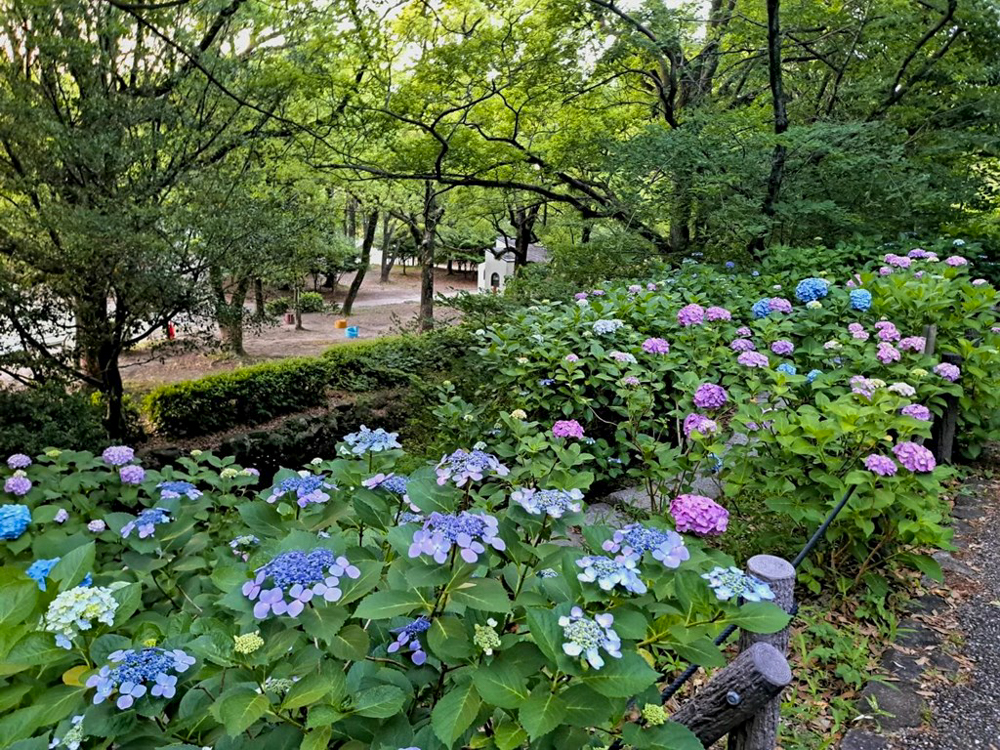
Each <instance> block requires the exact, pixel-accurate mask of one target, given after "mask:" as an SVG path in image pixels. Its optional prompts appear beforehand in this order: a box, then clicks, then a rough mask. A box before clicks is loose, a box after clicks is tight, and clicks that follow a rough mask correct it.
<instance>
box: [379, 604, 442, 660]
mask: <svg viewBox="0 0 1000 750" xmlns="http://www.w3.org/2000/svg"><path fill="white" fill-rule="evenodd" d="M430 627H431V621H430V620H428V619H427V618H426V617H424V616H423V615H421V616H420V617H418V618H417V619H415V620H414V621H413V622H410V623H408V624H406V625H404V626H403V627H401V628H395V629H394V630H393V631H392V632H393V633H395V634H396V640H394V641H393V642H392V643H390V644H389V647H388V648H386V651H388V652H389V653H390V654H394V653H396V652H397V651H399V650H400V649H401V648H403V647H404V646H409V647H410V661H412V662H413V663H414V664H416V665H417V666H420V665H421V664H423V663H424V662H426V661H427V652H426V651H424V648H423V646H422V645H421V643H420V634H421V633H425V632H427V631H428V630H429V629H430Z"/></svg>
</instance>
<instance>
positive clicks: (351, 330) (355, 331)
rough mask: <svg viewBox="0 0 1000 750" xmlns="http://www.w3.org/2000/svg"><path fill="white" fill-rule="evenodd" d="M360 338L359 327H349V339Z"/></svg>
mask: <svg viewBox="0 0 1000 750" xmlns="http://www.w3.org/2000/svg"><path fill="white" fill-rule="evenodd" d="M357 337H358V327H357V326H347V338H349V339H356V338H357Z"/></svg>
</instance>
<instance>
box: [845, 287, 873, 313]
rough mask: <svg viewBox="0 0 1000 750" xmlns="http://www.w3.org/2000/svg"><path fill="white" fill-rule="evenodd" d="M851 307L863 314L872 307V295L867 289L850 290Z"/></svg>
mask: <svg viewBox="0 0 1000 750" xmlns="http://www.w3.org/2000/svg"><path fill="white" fill-rule="evenodd" d="M850 296H851V307H852V308H853V309H855V310H859V311H861V312H865V311H866V310H868V309H869V308H871V306H872V293H871V292H869V291H868V290H867V289H852V290H851V295H850Z"/></svg>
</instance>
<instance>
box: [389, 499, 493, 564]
mask: <svg viewBox="0 0 1000 750" xmlns="http://www.w3.org/2000/svg"><path fill="white" fill-rule="evenodd" d="M498 531H499V522H498V521H497V519H496V518H494V517H493V516H490V515H487V514H485V513H472V512H470V511H467V510H464V511H462V512H461V513H458V514H454V515H446V514H444V513H431V514H430V516H428V517H427V519H426V520H425V521H424V523H423V526H422V527H421V528H419V529H417V530H416V531H415V532H413V541H412V543H411V544H410V549H409V556H410V557H411V558H416V557H420V556H421V555H428V556H429V557H432V558H433V559H434V562H436V563H438V564H443V563H445V562H446V561H447V560H448V556H449V555H450V554H451V552H452V548H453V547H454V548H455V549H456V550H457V551H458V554H460V555H461V557H462V559H463V560H465V562H467V563H475V562H477V561H478V560H479V556H480V555H482V554H483V553H485V552H486V545H489V546H490V547H492V548H493V549H495V550H497V551H498V552H503V551H504V550H505V549H507V545H506V544H505V543H504V541H503V539H501V538H500V537H499V536H497V532H498Z"/></svg>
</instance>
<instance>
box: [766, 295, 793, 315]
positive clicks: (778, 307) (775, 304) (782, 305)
mask: <svg viewBox="0 0 1000 750" xmlns="http://www.w3.org/2000/svg"><path fill="white" fill-rule="evenodd" d="M767 304H768V307H770V309H771V312H780V313H790V312H791V311H792V303H791V302H789V301H788V300H787V299H785V298H784V297H771V299H769V300H768V301H767Z"/></svg>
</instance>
